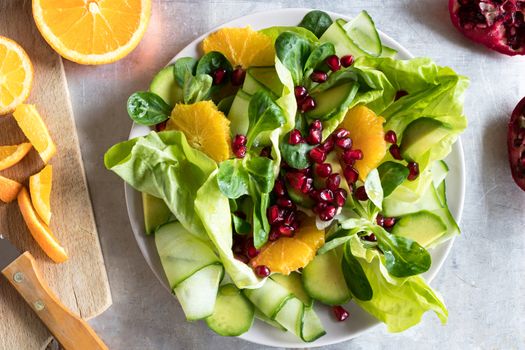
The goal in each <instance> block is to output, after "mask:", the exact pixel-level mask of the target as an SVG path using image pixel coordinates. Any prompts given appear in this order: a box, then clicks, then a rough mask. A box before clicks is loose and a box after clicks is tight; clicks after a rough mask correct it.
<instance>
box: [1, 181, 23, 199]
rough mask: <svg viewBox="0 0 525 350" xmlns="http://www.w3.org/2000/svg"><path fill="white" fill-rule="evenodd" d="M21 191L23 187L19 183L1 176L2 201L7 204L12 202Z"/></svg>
mask: <svg viewBox="0 0 525 350" xmlns="http://www.w3.org/2000/svg"><path fill="white" fill-rule="evenodd" d="M21 189H22V185H21V184H19V183H18V182H16V181H13V180H11V179H8V178H6V177H3V176H0V201H2V202H5V203H9V202H12V201H13V200H14V199H15V198H16V196H17V195H18V192H20V190H21Z"/></svg>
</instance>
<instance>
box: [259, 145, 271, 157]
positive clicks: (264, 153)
mask: <svg viewBox="0 0 525 350" xmlns="http://www.w3.org/2000/svg"><path fill="white" fill-rule="evenodd" d="M259 155H260V156H261V157H266V158H270V159H273V158H272V148H271V147H270V146H267V147H264V148H263V149H262V150H261V153H259Z"/></svg>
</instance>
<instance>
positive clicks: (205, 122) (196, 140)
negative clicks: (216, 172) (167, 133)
mask: <svg viewBox="0 0 525 350" xmlns="http://www.w3.org/2000/svg"><path fill="white" fill-rule="evenodd" d="M166 130H180V131H182V132H183V133H184V135H186V139H187V140H188V143H189V144H190V145H191V146H192V147H193V148H196V149H198V150H200V151H202V152H204V153H206V154H207V155H208V156H209V157H210V158H212V159H213V160H215V161H216V162H221V161H223V160H226V159H228V158H229V157H230V153H231V152H230V143H231V140H230V121H229V120H228V118H226V116H225V115H224V113H222V112H221V111H219V110H218V109H217V106H216V105H215V104H214V103H213V102H212V101H200V102H197V103H194V104H191V105H185V104H177V105H176V106H175V108H173V111H172V112H171V118H170V119H169V120H168V123H167V124H166Z"/></svg>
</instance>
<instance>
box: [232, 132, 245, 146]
mask: <svg viewBox="0 0 525 350" xmlns="http://www.w3.org/2000/svg"><path fill="white" fill-rule="evenodd" d="M232 146H233V148H238V147H241V146H246V136H244V135H241V134H237V135H235V137H234V138H233V145H232Z"/></svg>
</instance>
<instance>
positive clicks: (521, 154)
mask: <svg viewBox="0 0 525 350" xmlns="http://www.w3.org/2000/svg"><path fill="white" fill-rule="evenodd" d="M507 142H508V143H507V145H508V149H509V161H510V170H511V171H512V177H513V178H514V181H515V182H516V183H517V184H518V186H519V187H521V189H522V190H524V191H525V97H524V98H523V99H522V100H521V101H520V102H519V103H518V105H517V106H516V108H515V109H514V111H513V112H512V116H511V118H510V122H509V130H508V136H507Z"/></svg>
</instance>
